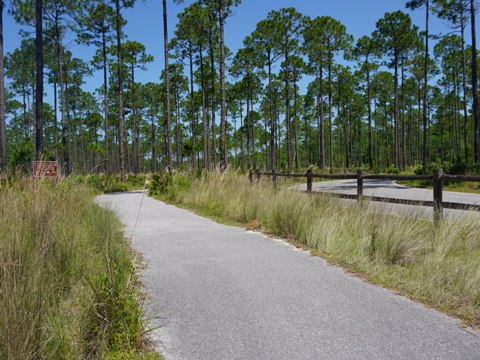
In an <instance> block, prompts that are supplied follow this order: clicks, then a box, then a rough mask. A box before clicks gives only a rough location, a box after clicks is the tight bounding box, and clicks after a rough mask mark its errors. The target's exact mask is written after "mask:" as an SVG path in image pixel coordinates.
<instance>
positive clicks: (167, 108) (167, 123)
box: [163, 0, 173, 172]
mask: <svg viewBox="0 0 480 360" xmlns="http://www.w3.org/2000/svg"><path fill="white" fill-rule="evenodd" d="M163 49H164V58H165V126H166V128H167V170H168V171H169V172H171V171H172V152H173V148H172V124H171V121H170V69H169V66H168V28H167V1H166V0H163Z"/></svg>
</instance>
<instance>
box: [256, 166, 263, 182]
mask: <svg viewBox="0 0 480 360" xmlns="http://www.w3.org/2000/svg"><path fill="white" fill-rule="evenodd" d="M255 175H256V177H257V183H260V178H261V177H262V174H260V170H258V169H255Z"/></svg>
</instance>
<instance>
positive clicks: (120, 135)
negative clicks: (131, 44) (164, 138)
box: [115, 0, 125, 181]
mask: <svg viewBox="0 0 480 360" xmlns="http://www.w3.org/2000/svg"><path fill="white" fill-rule="evenodd" d="M115 6H116V31H117V76H118V116H119V122H118V146H119V156H120V159H119V160H120V178H121V180H122V181H125V141H124V127H125V126H124V124H125V114H124V109H123V57H122V51H121V48H122V42H121V39H122V25H121V19H120V0H116V1H115Z"/></svg>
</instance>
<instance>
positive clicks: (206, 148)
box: [199, 46, 210, 169]
mask: <svg viewBox="0 0 480 360" xmlns="http://www.w3.org/2000/svg"><path fill="white" fill-rule="evenodd" d="M199 52H200V78H201V82H202V84H201V86H202V121H203V168H204V169H210V139H209V136H208V134H209V124H208V117H207V101H206V94H205V74H204V71H203V50H202V47H201V46H200V50H199Z"/></svg>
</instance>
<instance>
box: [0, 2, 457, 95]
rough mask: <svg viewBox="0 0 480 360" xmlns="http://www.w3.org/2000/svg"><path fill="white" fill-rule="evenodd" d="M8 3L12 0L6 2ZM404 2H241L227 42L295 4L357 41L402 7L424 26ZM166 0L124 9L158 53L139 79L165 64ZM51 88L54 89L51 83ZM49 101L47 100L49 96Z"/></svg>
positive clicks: (10, 32)
mask: <svg viewBox="0 0 480 360" xmlns="http://www.w3.org/2000/svg"><path fill="white" fill-rule="evenodd" d="M192 2H193V1H192V0H185V4H182V5H176V4H174V3H173V0H168V1H167V6H168V12H169V19H168V21H169V36H170V38H171V37H172V36H173V31H174V29H175V24H176V22H177V14H178V13H179V12H181V11H182V10H183V8H184V7H185V6H187V5H189V4H191V3H192ZM6 3H7V4H6V6H7V7H9V1H8V0H7V1H6ZM405 3H406V0H243V1H242V3H241V5H240V6H238V7H237V8H235V10H234V15H233V16H232V17H231V18H229V19H228V21H227V24H226V28H225V41H226V44H227V46H228V47H229V48H230V49H231V50H232V52H233V53H235V52H236V50H237V49H238V48H239V47H241V46H242V41H243V39H244V38H245V36H247V35H249V34H250V33H251V32H252V31H253V30H254V29H255V26H256V24H257V22H258V21H260V20H262V19H264V18H266V16H267V14H268V12H269V11H271V10H276V9H280V8H283V7H295V8H296V9H297V10H298V11H299V12H301V13H302V14H304V15H308V16H310V17H311V18H314V17H317V16H324V15H328V16H332V17H334V18H336V19H338V20H340V21H341V22H342V23H343V24H345V26H346V27H347V31H348V32H349V33H350V34H352V35H353V36H354V37H355V39H358V38H359V37H360V36H362V35H369V34H371V32H372V31H373V30H374V29H375V23H376V22H377V20H378V19H380V18H381V17H383V15H384V14H385V12H392V11H396V10H402V11H405V12H407V13H409V14H410V15H411V16H412V19H413V21H414V23H415V24H416V25H417V26H419V28H420V29H421V30H423V29H424V16H425V15H424V11H423V10H417V11H414V12H412V11H410V10H407V9H405ZM161 5H162V1H161V0H144V1H142V0H139V1H138V2H137V4H136V6H135V7H134V8H133V9H128V10H126V11H124V16H125V17H126V19H127V21H128V23H127V25H126V27H125V33H126V34H127V35H128V38H129V39H130V40H135V41H139V42H141V43H143V44H144V45H145V46H146V48H147V52H148V53H149V54H151V55H153V56H154V57H155V61H154V62H153V63H151V64H149V65H148V69H147V71H145V72H142V73H139V74H138V77H137V78H138V81H140V82H147V81H152V82H156V81H158V80H159V76H160V73H161V71H162V68H163V25H162V6H161ZM19 29H20V27H19V26H18V25H17V24H15V22H14V21H13V19H12V17H11V15H9V14H6V13H4V43H5V51H6V52H9V51H12V50H13V49H15V48H16V47H17V46H18V45H19V43H20V36H19V35H18V30H19ZM431 31H432V32H433V33H446V32H448V31H449V29H448V27H447V26H446V25H445V23H443V22H442V21H440V20H438V19H436V18H435V17H434V16H432V17H431ZM67 46H68V47H69V49H70V50H71V51H72V52H73V54H74V56H76V57H81V58H83V59H85V60H88V61H89V60H90V59H91V57H92V54H93V52H94V49H92V48H86V47H81V46H79V45H77V44H75V42H73V41H71V39H70V40H67ZM100 84H101V76H100V74H96V75H95V76H94V77H93V78H91V79H89V80H88V85H87V89H89V90H92V89H94V88H96V87H98V86H100ZM46 91H47V92H49V93H50V92H51V89H50V88H49V87H48V86H47V87H46ZM47 101H48V98H47Z"/></svg>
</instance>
